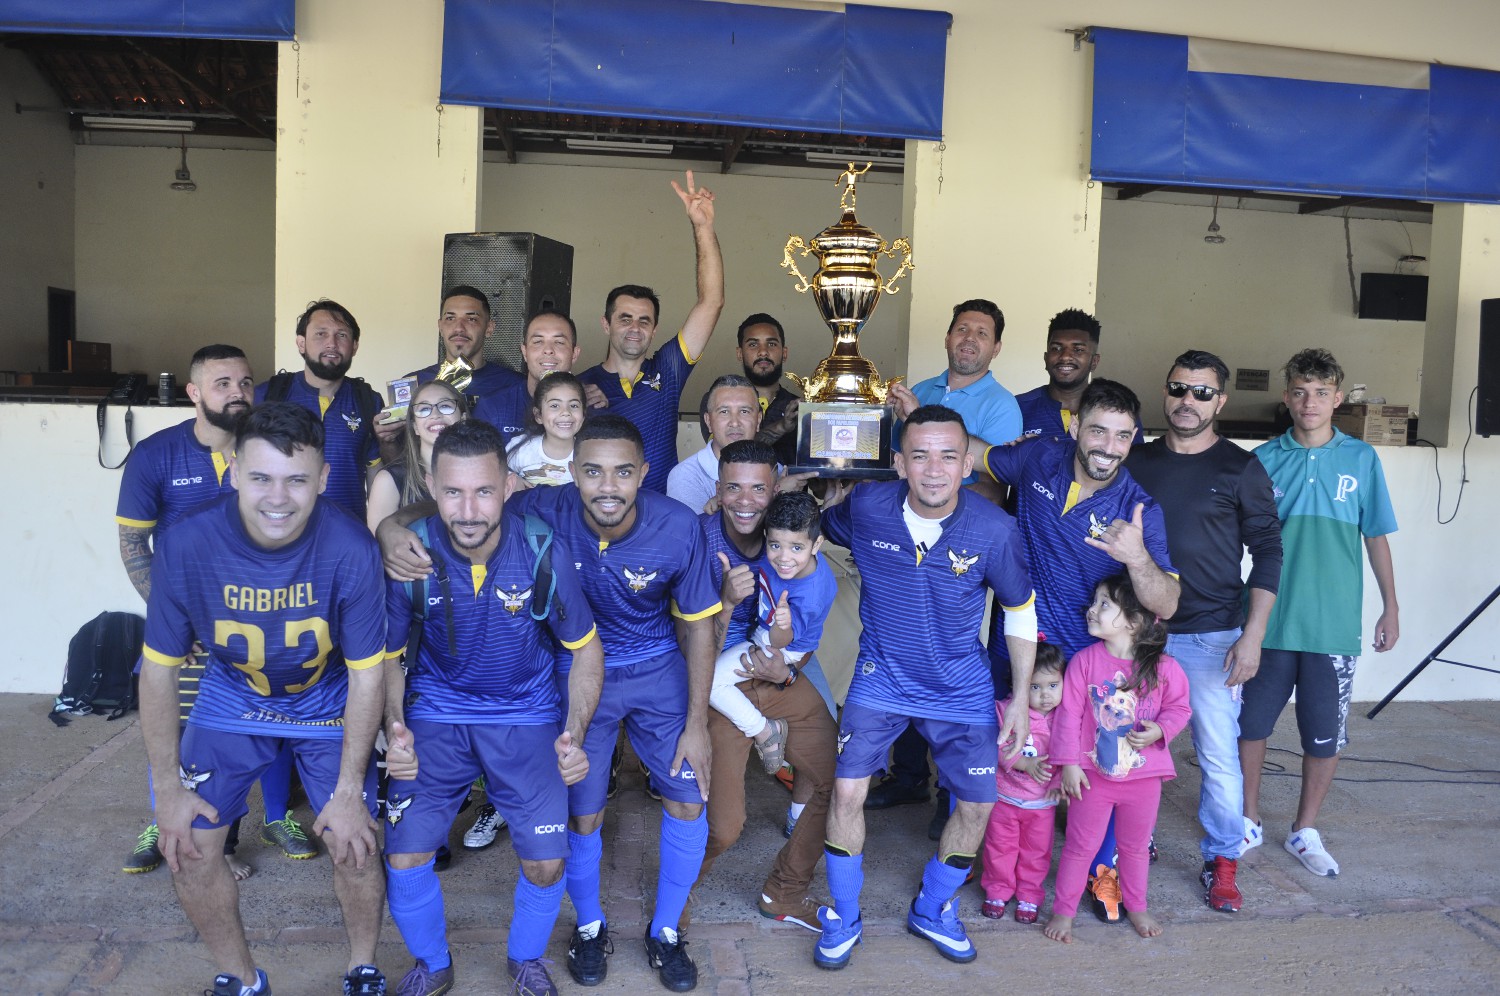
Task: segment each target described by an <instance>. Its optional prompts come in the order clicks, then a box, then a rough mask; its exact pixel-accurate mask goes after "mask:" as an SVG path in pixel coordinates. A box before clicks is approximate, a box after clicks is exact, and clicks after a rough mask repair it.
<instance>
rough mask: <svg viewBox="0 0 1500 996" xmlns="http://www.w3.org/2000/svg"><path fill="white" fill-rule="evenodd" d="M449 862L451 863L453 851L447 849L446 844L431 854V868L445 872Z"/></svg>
mask: <svg viewBox="0 0 1500 996" xmlns="http://www.w3.org/2000/svg"><path fill="white" fill-rule="evenodd" d="M451 864H453V852H452V851H450V850H449V849H448V845H447V844H444V845H443V846H442V847H439V848H438V849H437V852H436V853H435V854H433V856H432V870H433V871H439V872H445V871H447V870H448V866H449V865H451Z"/></svg>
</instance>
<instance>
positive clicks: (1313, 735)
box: [1240, 648, 1359, 757]
mask: <svg viewBox="0 0 1500 996" xmlns="http://www.w3.org/2000/svg"><path fill="white" fill-rule="evenodd" d="M1358 663H1359V658H1358V657H1349V656H1346V655H1344V654H1314V653H1309V652H1306V651H1301V650H1272V649H1269V648H1267V649H1265V650H1262V651H1261V652H1260V670H1259V671H1257V672H1256V673H1255V677H1253V678H1251V679H1250V680H1249V681H1247V682H1245V689H1244V692H1243V701H1242V702H1241V704H1240V739H1241V740H1267V739H1269V738H1270V736H1271V733H1272V731H1273V730H1275V729H1276V720H1277V719H1279V718H1280V716H1281V711H1282V710H1283V709H1285V708H1286V704H1287V702H1288V700H1290V699H1291V697H1292V692H1293V690H1295V691H1296V692H1297V731H1298V733H1300V734H1301V737H1302V753H1304V754H1306V755H1307V756H1308V757H1335V756H1337V755H1338V752H1339V751H1341V750H1343V749H1344V747H1345V745H1346V744H1348V743H1349V699H1350V698H1351V697H1352V696H1353V694H1354V668H1355V665H1357V664H1358Z"/></svg>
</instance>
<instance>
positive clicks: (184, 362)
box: [74, 145, 276, 382]
mask: <svg viewBox="0 0 1500 996" xmlns="http://www.w3.org/2000/svg"><path fill="white" fill-rule="evenodd" d="M181 156H182V154H181V151H180V150H179V149H172V148H135V147H125V146H102V145H101V146H87V145H80V146H78V148H77V150H76V153H75V157H76V162H77V171H78V209H77V226H76V233H75V238H74V245H75V254H76V255H75V258H76V261H77V263H76V265H77V272H78V335H79V337H80V338H84V339H103V340H105V341H107V342H111V343H113V344H114V349H113V355H114V365H115V369H116V370H120V371H131V370H136V371H144V372H145V373H147V374H150V375H153V376H154V375H155V374H158V373H160V372H162V371H164V370H165V371H172V372H173V373H175V374H176V375H177V378H178V380H179V382H181V381H182V380H184V379H185V378H186V377H187V366H188V359H189V357H191V356H192V354H193V351H194V350H196V349H197V348H198V347H199V346H205V345H208V344H209V343H215V342H224V343H230V344H233V345H237V346H239V347H240V348H241V349H243V350H244V351H245V355H246V356H248V357H249V358H250V366H251V369H252V370H254V371H255V375H256V378H257V379H261V380H263V379H265V378H266V377H268V376H269V375H270V374H272V373H274V372H275V366H274V363H273V347H272V340H273V327H272V321H273V295H272V280H273V275H274V270H273V261H274V259H275V253H276V245H275V230H274V229H275V226H274V223H273V222H274V215H273V211H274V207H275V202H276V190H275V165H276V162H275V157H274V155H273V154H272V153H270V152H249V151H230V150H225V149H204V148H198V149H189V150H188V169H189V171H190V172H191V173H192V175H193V181H194V182H195V183H197V184H198V189H197V190H195V191H193V192H191V193H187V192H182V191H176V190H172V189H171V187H170V184H171V182H172V179H173V174H174V171H175V170H176V169H177V168H178V165H179V163H180V161H181Z"/></svg>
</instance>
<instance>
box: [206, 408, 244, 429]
mask: <svg viewBox="0 0 1500 996" xmlns="http://www.w3.org/2000/svg"><path fill="white" fill-rule="evenodd" d="M249 410H250V405H249V403H248V402H245V401H230V402H228V403H226V404H225V405H224V407H223V408H220V409H219V410H218V411H214V410H213V409H212V408H209V407H207V406H205V407H204V409H203V417H204V418H205V419H207V420H208V424H209V425H211V426H213V427H214V428H215V429H221V430H223V431H224V432H233V431H234V430H235V429H237V428H239V424H240V419H241V418H243V417H244V416H245V413H246V412H247V411H249Z"/></svg>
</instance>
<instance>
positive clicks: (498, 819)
mask: <svg viewBox="0 0 1500 996" xmlns="http://www.w3.org/2000/svg"><path fill="white" fill-rule="evenodd" d="M504 826H505V817H503V816H501V815H500V813H499V812H498V811H497V810H496V809H495V807H494V806H491V805H490V804H489V803H487V802H486V803H485V804H484V805H482V806H480V807H479V816H478V818H476V819H475V820H474V825H473V826H471V827H470V828H469V829H468V832H467V833H465V834H464V847H466V848H468V849H469V850H471V851H479V850H482V849H484V848H486V847H489V846H490V845H491V844H493V843H494V842H495V835H496V834H498V833H499V832H500V830H501V828H503V827H504Z"/></svg>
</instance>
